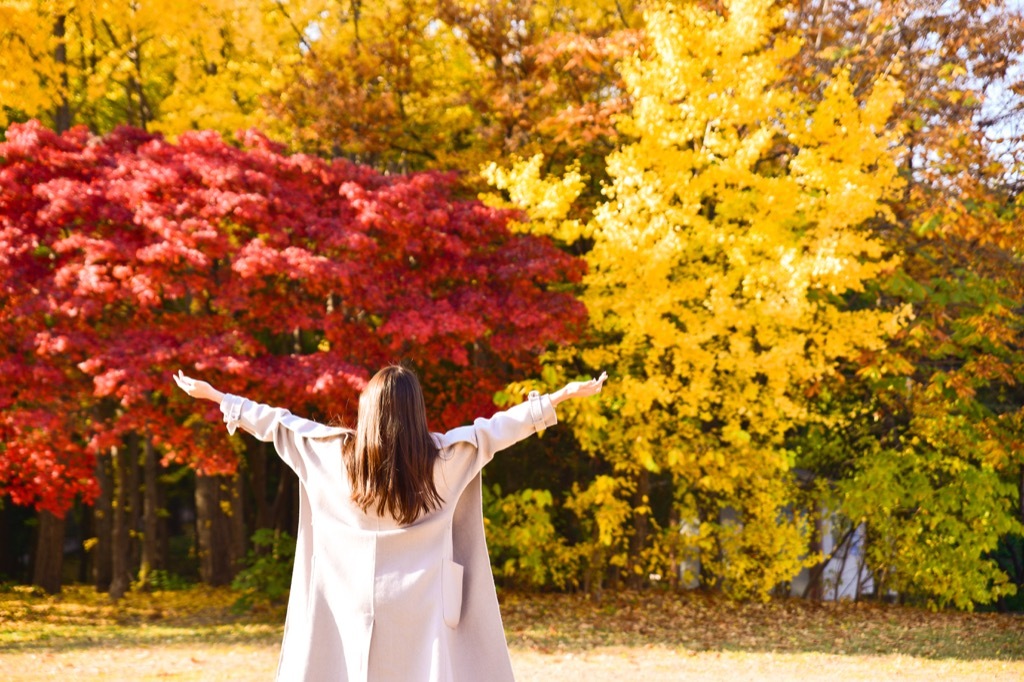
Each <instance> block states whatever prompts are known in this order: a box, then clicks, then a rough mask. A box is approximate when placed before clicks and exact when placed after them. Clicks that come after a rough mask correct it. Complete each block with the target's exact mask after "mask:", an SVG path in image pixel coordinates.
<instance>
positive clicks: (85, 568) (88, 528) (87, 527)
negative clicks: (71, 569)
mask: <svg viewBox="0 0 1024 682" xmlns="http://www.w3.org/2000/svg"><path fill="white" fill-rule="evenodd" d="M75 506H76V508H77V509H78V511H79V512H80V513H81V519H82V522H81V524H80V525H79V528H78V546H79V547H80V548H81V549H82V554H81V557H82V560H81V561H79V562H78V576H77V577H76V581H77V582H78V583H81V584H86V583H88V582H89V576H90V575H92V559H93V556H94V555H93V553H92V552H89V551H86V549H85V548H86V547H87V546H88V545H87V541H88V540H89V539H90V538H92V537H93V518H92V509H90V508H89V507H86V506H85V505H84V504H82V503H80V502H79V503H77V504H76V505H75Z"/></svg>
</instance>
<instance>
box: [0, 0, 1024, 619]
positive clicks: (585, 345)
mask: <svg viewBox="0 0 1024 682" xmlns="http://www.w3.org/2000/svg"><path fill="white" fill-rule="evenodd" d="M1021 45H1024V21H1022V17H1021V9H1020V7H1019V6H1018V5H1016V4H1014V3H1010V2H999V1H987V0H976V1H960V2H957V1H941V2H940V1H937V0H915V1H912V2H910V1H896V2H887V3H875V2H867V1H860V0H845V1H844V0H808V1H806V2H797V1H792V2H767V1H766V0H734V1H733V2H683V1H681V2H677V3H675V4H674V5H672V4H665V3H661V2H653V1H652V2H646V3H639V2H638V3H634V2H628V1H627V0H601V1H597V2H595V1H590V2H586V3H584V2H580V3H575V2H558V3H555V2H539V1H538V2H529V1H524V2H501V1H499V0H493V1H491V0H488V1H486V2H464V1H462V0H429V1H428V0H401V1H397V0H381V1H380V2H373V3H367V2H360V1H359V0H350V1H341V0H339V1H337V2H333V3H324V2H318V1H312V0H297V1H295V2H286V1H285V0H273V1H269V2H257V3H248V2H246V3H243V2H236V1H233V0H210V2H206V3H203V4H202V5H199V6H196V7H194V8H190V9H187V10H183V9H182V8H181V7H180V6H179V5H177V4H174V3H166V2H158V1H154V2H128V3H109V2H101V1H99V0H84V1H81V2H70V1H65V0H53V1H45V2H44V1H41V0H24V1H17V2H15V1H13V0H4V1H3V2H0V55H2V62H3V64H4V65H5V66H4V72H3V75H2V76H0V119H2V120H0V124H2V126H3V129H4V137H3V140H4V141H3V143H0V247H2V248H0V264H2V267H0V333H2V335H3V339H4V342H3V344H2V345H0V368H2V371H3V376H4V382H3V385H2V386H0V432H2V433H3V438H2V444H0V492H2V493H3V498H2V506H0V573H2V574H3V575H4V576H6V578H7V579H9V580H11V581H16V582H32V583H34V584H37V585H40V586H42V587H43V588H44V589H46V590H48V591H51V592H55V591H59V590H60V588H61V585H62V584H63V583H65V582H67V581H79V582H91V583H93V584H94V585H95V586H96V588H97V589H99V590H101V591H109V592H110V593H111V594H113V595H114V596H115V597H118V596H120V595H123V594H124V593H125V591H127V590H128V589H131V588H132V587H133V586H134V587H135V588H140V589H141V588H145V587H147V586H150V587H152V586H160V585H164V586H166V585H169V584H173V583H176V582H179V581H185V582H187V581H190V580H196V579H199V580H202V581H203V582H206V583H209V584H213V585H218V584H227V583H230V582H231V581H232V580H236V581H238V580H239V576H241V582H240V584H241V585H249V586H250V587H251V586H252V585H254V584H255V585H257V586H258V587H259V589H263V590H266V589H267V585H268V582H267V580H268V578H267V575H269V574H272V573H273V569H272V567H273V566H277V565H279V563H276V562H277V559H275V557H278V558H280V557H281V556H285V557H286V556H287V551H288V547H287V540H288V534H289V533H292V532H294V528H295V525H296V521H297V519H296V511H297V510H296V506H297V481H296V480H295V479H294V477H293V475H292V474H291V473H290V471H288V470H287V468H286V467H284V466H283V465H282V464H281V463H280V462H279V461H278V460H277V459H276V458H275V457H274V456H273V451H272V449H269V448H268V447H267V446H266V445H264V444H260V443H257V442H254V441H253V440H252V439H245V438H240V437H228V436H227V435H226V433H224V429H223V427H222V425H221V424H220V423H219V421H220V418H219V414H217V413H216V410H215V409H214V410H212V411H209V412H201V413H200V412H197V406H196V405H195V404H194V403H192V402H191V401H190V400H189V399H188V398H187V397H185V396H183V395H180V394H176V393H175V392H174V389H173V386H172V384H171V381H170V375H171V373H172V372H173V371H175V370H177V369H179V368H183V369H184V370H185V371H186V372H189V373H192V374H194V375H196V376H200V377H202V378H204V379H207V380H209V381H211V382H212V383H213V384H214V385H216V386H218V387H220V388H223V389H225V390H227V391H230V392H233V393H239V394H243V395H247V396H250V397H253V398H255V399H258V400H260V401H262V402H270V403H275V404H280V405H285V406H288V407H289V408H290V409H291V410H292V411H294V412H296V413H298V414H301V415H303V416H309V417H313V418H319V419H324V420H332V419H336V420H340V421H342V422H348V423H352V421H353V418H354V413H353V410H354V407H355V400H356V396H357V395H358V391H359V390H360V388H361V387H362V385H363V384H364V383H365V381H366V379H367V378H368V377H369V376H370V374H371V373H372V372H373V371H374V370H375V369H376V368H378V367H380V366H381V365H382V364H385V363H387V362H392V361H402V362H405V363H407V364H409V365H411V366H413V367H415V368H416V369H417V371H418V372H419V373H420V375H421V377H422V378H423V380H424V384H425V389H426V391H427V393H428V395H429V396H431V405H430V410H431V415H430V416H431V420H432V424H433V425H434V428H435V429H438V430H440V429H442V428H445V427H450V426H454V425H456V424H458V423H462V422H464V421H466V420H467V419H470V418H472V417H474V416H479V415H482V414H487V413H490V412H492V411H494V410H495V409H496V406H501V405H505V404H508V403H509V402H513V401H517V400H519V399H520V398H521V397H522V396H523V395H524V394H525V392H526V391H528V390H531V389H533V388H539V389H541V390H543V389H545V388H551V387H554V386H556V385H557V384H559V383H560V382H562V381H564V380H566V379H571V378H575V377H577V376H586V375H594V374H595V373H596V372H599V371H600V370H602V369H604V370H607V371H608V372H609V375H610V381H609V384H608V387H607V390H606V392H605V393H604V394H603V397H602V399H601V400H600V401H594V402H593V403H592V404H589V405H586V406H583V407H577V408H575V409H574V410H566V411H565V414H563V415H560V417H561V418H562V419H563V420H564V421H565V422H566V423H567V424H568V426H567V427H565V426H563V427H560V428H557V429H553V430H551V431H550V432H548V433H545V434H544V436H543V438H541V439H539V440H537V439H535V440H531V441H530V442H529V443H526V444H523V445H520V446H517V447H516V448H514V449H513V451H511V452H509V453H506V454H505V455H504V456H503V457H501V458H499V459H497V460H496V461H495V462H494V463H493V464H492V465H491V466H489V467H488V469H487V471H486V473H485V484H486V494H485V507H486V514H487V521H488V532H489V536H488V538H489V544H490V547H491V551H492V559H493V562H494V567H495V573H496V576H497V578H498V580H499V582H502V583H504V584H508V585H515V586H524V587H531V588H538V589H553V590H585V591H589V592H600V591H601V590H604V589H609V588H610V589H618V588H622V587H630V588H641V587H652V588H655V589H666V588H668V589H675V588H680V587H683V586H692V585H694V584H699V585H701V586H703V587H705V588H707V589H709V590H717V591H722V592H724V593H726V594H728V595H730V596H733V597H738V598H761V599H764V598H768V597H770V596H771V595H772V594H788V593H789V592H790V588H791V583H792V581H793V580H794V579H795V578H796V576H797V575H798V574H800V573H801V571H804V572H805V573H804V575H806V576H807V577H808V580H807V582H806V585H807V587H806V589H805V590H804V593H805V595H806V596H810V597H817V598H821V597H822V596H823V595H824V594H825V593H826V592H827V590H828V587H829V585H828V584H827V576H826V575H825V574H824V571H823V567H824V566H825V565H826V562H827V560H828V559H829V556H828V554H827V552H826V551H825V550H826V549H827V548H829V547H837V546H842V543H841V541H842V540H844V539H848V538H851V537H853V536H854V534H855V533H858V532H859V533H862V535H861V536H859V537H861V538H862V540H861V542H862V546H861V551H862V560H863V563H864V566H865V567H866V569H867V570H868V571H869V573H870V590H869V593H868V594H866V595H865V596H873V597H886V598H898V599H901V600H905V601H909V602H912V603H919V604H927V605H930V606H932V607H936V608H939V607H944V606H947V605H952V606H955V607H957V608H962V609H972V608H976V607H979V606H984V607H986V608H989V607H992V606H995V607H998V608H1001V609H1020V608H1021V607H1022V604H1024V601H1022V599H1024V591H1022V588H1024V502H1022V499H1024V388H1022V387H1021V386H1020V383H1019V382H1020V381H1021V379H1022V378H1024V364H1022V352H1024V348H1022V341H1021V340H1022V338H1024V337H1022V322H1024V319H1022V316H1024V268H1022V266H1024V263H1022V253H1021V246H1022V241H1021V238H1022V230H1024V223H1022V220H1021V211H1022V209H1024V204H1022V202H1024V199H1022V190H1024V180H1022V175H1021V169H1022V161H1024V142H1022V135H1024V125H1022V121H1024V70H1022V69H1021V64H1020V58H1021V54H1020V52H1021ZM858 529H860V530H859V531H858ZM826 534H828V535H829V536H830V537H831V539H832V540H833V541H832V542H826V541H825V540H826V538H825V535H826ZM254 539H255V541H256V542H254ZM268 566H269V567H271V568H268ZM697 566H699V569H700V570H699V572H697V571H696V570H694V569H695V567H697ZM246 567H248V568H247V569H246V570H245V571H244V572H242V573H241V574H239V571H242V569H243V568H246ZM247 577H248V578H249V579H250V580H249V582H246V579H247Z"/></svg>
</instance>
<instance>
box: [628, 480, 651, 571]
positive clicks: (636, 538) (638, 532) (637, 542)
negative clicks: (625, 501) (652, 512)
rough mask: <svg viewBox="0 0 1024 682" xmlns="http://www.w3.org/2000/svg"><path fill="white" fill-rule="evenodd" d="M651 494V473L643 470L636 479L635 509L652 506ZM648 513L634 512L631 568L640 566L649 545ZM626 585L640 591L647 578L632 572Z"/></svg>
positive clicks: (630, 540)
mask: <svg viewBox="0 0 1024 682" xmlns="http://www.w3.org/2000/svg"><path fill="white" fill-rule="evenodd" d="M650 492H651V472H649V471H648V470H647V469H641V470H640V473H639V474H638V475H637V479H636V492H635V493H633V509H634V510H637V509H639V508H640V507H647V506H648V505H649V504H650V498H649V494H650ZM649 525H650V524H649V522H648V512H647V511H643V512H640V511H634V512H633V535H632V536H631V537H630V538H629V563H630V565H631V566H636V565H638V564H639V561H640V555H641V553H642V552H643V550H644V547H645V546H646V545H647V533H648V531H649ZM626 584H627V585H629V586H630V587H631V588H632V589H634V590H638V589H640V588H641V587H643V586H644V585H646V584H647V576H646V575H644V574H643V573H637V572H636V571H635V570H630V571H629V575H628V576H626Z"/></svg>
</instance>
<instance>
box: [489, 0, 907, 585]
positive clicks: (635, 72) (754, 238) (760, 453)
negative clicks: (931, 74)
mask: <svg viewBox="0 0 1024 682" xmlns="http://www.w3.org/2000/svg"><path fill="white" fill-rule="evenodd" d="M781 19H782V17H781V13H780V10H779V9H778V8H777V7H776V6H775V5H774V3H772V2H769V1H768V0H733V1H732V2H726V3H725V8H724V11H722V12H721V13H719V12H715V11H709V10H705V9H701V8H700V6H699V5H698V4H697V3H683V4H680V5H678V6H673V5H667V4H666V5H660V6H657V7H655V8H653V9H651V10H650V11H649V12H648V15H647V17H646V37H647V42H646V46H645V49H644V51H642V52H641V53H638V54H637V55H636V56H635V57H634V58H633V59H631V60H629V61H627V62H626V63H624V64H623V65H622V74H623V77H624V81H625V83H626V85H627V87H628V89H629V95H630V97H631V98H632V101H633V106H632V110H631V112H630V113H629V115H627V116H625V117H624V118H622V119H621V120H620V121H619V129H620V131H621V132H622V133H623V138H624V139H627V140H631V142H630V143H629V144H626V145H624V146H622V147H621V148H620V149H618V150H617V151H616V152H615V153H613V154H612V155H610V156H609V157H608V158H607V170H608V176H609V177H610V183H609V184H608V185H607V186H606V187H605V189H604V195H605V197H604V201H602V202H601V203H600V204H599V205H598V206H597V208H596V209H595V211H594V213H593V215H592V218H591V219H590V221H589V223H588V224H587V225H585V226H584V227H582V228H580V229H579V230H566V229H565V228H566V226H565V224H564V223H563V222H561V221H559V220H558V219H557V216H552V215H551V210H540V211H538V210H537V209H536V207H534V206H531V205H530V204H531V200H530V198H531V197H532V198H533V200H534V203H535V202H536V201H539V200H541V199H543V201H544V202H545V206H546V207H548V209H550V208H551V207H554V206H558V205H562V204H564V201H562V204H560V203H559V200H558V199H557V198H556V197H555V196H554V194H557V192H559V191H562V192H564V193H566V195H567V196H569V197H570V198H571V194H572V193H573V192H574V191H578V189H577V187H578V183H573V182H562V183H559V182H554V181H552V180H550V179H544V178H541V177H540V176H539V175H538V174H537V173H535V172H531V166H530V164H531V162H530V161H525V162H522V163H521V165H520V166H519V167H517V168H514V169H513V170H512V171H511V172H504V173H503V172H499V171H497V170H495V169H492V171H491V174H490V175H491V178H492V181H493V182H494V183H495V184H496V185H497V186H498V187H499V188H503V189H506V190H509V192H508V195H509V196H510V197H511V198H512V199H513V201H515V200H516V199H518V200H519V201H518V203H519V204H520V205H521V206H522V207H523V208H526V209H527V210H528V212H531V214H532V215H534V216H535V217H536V218H539V220H537V222H536V225H537V227H538V229H539V231H546V232H550V233H552V234H554V235H555V236H560V237H564V236H565V235H567V234H578V235H585V236H586V237H587V238H589V239H591V240H592V241H593V247H592V248H591V249H590V251H589V253H588V256H587V259H588V261H589V266H590V267H589V275H588V277H587V279H586V281H585V292H584V300H585V302H586V304H587V307H588V309H589V311H590V316H591V318H590V322H591V342H590V343H589V344H588V345H586V346H584V347H581V348H580V349H577V350H575V351H573V353H574V354H575V359H574V360H575V361H576V362H580V361H582V363H583V364H585V365H586V366H589V367H590V368H593V369H595V370H598V369H607V370H608V372H609V374H610V375H611V376H612V377H613V380H612V381H610V382H609V384H608V387H607V389H606V392H605V394H604V400H603V402H602V404H601V407H600V413H599V414H598V413H594V414H590V415H581V418H580V419H578V420H577V422H576V423H577V424H579V428H578V434H577V435H578V437H579V438H580V440H581V442H583V443H584V444H585V445H586V446H587V447H589V448H590V449H591V450H592V451H593V452H594V453H595V454H597V455H598V456H600V457H602V458H604V459H605V460H606V461H607V462H608V464H609V465H610V468H611V470H612V471H614V472H615V475H616V476H617V477H618V478H619V479H620V480H621V485H620V487H619V490H620V495H621V496H622V497H624V498H626V499H630V500H631V502H632V504H633V505H634V509H635V510H636V513H635V514H634V522H636V521H637V520H643V519H642V517H647V516H649V515H650V510H649V508H648V507H647V502H648V500H647V497H646V493H647V487H648V484H649V480H650V477H651V475H652V474H653V475H656V476H659V477H668V478H670V480H671V481H672V484H673V489H674V491H675V492H674V512H673V514H672V515H671V517H670V518H671V519H672V520H673V521H674V523H673V524H671V525H670V527H668V528H665V531H666V532H663V533H662V534H661V536H660V538H659V537H656V534H654V533H650V532H648V535H649V536H650V537H647V538H638V537H636V535H637V533H638V531H639V532H640V534H643V533H644V532H645V531H644V529H645V528H648V529H649V528H650V526H649V525H648V524H647V523H646V522H644V523H636V528H635V529H631V531H630V532H632V533H633V534H634V537H633V539H632V541H631V542H629V543H627V542H625V541H621V542H619V545H618V550H619V552H620V556H619V563H618V565H620V566H626V567H627V568H628V569H629V570H630V571H631V572H633V573H635V574H643V575H644V576H645V577H646V573H647V572H648V571H651V570H654V569H655V568H656V566H655V564H654V563H651V561H652V557H653V558H654V559H657V558H659V557H661V559H663V560H664V559H665V557H666V556H668V550H666V551H665V552H659V551H657V548H656V547H655V548H654V549H653V550H652V549H651V548H652V547H653V546H656V545H658V544H659V542H660V543H661V544H662V545H663V546H665V547H668V548H671V547H675V548H676V550H680V549H682V550H683V551H685V548H680V545H681V544H682V545H685V544H689V545H690V551H691V552H692V551H693V550H695V549H696V550H699V556H700V561H701V565H702V571H701V573H702V578H703V580H705V581H706V582H708V583H710V584H715V585H718V586H720V587H722V588H723V589H725V590H726V591H728V592H730V593H732V594H734V595H736V596H741V597H742V596H758V597H764V596H766V595H767V594H768V593H769V591H770V590H772V589H773V588H774V587H775V586H776V585H777V584H779V583H780V582H784V581H786V580H789V579H791V578H792V577H794V576H795V574H796V573H797V572H798V571H799V569H800V568H801V566H803V565H806V564H807V563H809V562H811V561H813V559H814V557H813V556H809V552H808V537H809V530H808V527H807V526H808V523H807V521H806V518H805V515H804V514H802V513H801V512H800V511H799V510H797V508H796V507H795V506H794V505H793V503H794V500H795V495H794V490H795V488H794V483H793V475H792V468H793V458H792V455H791V453H790V452H788V451H787V449H786V447H785V439H786V436H787V434H789V433H791V432H792V430H793V429H794V428H797V427H799V426H800V425H802V424H804V423H806V422H807V421H808V420H811V419H815V418H817V417H816V416H815V414H814V411H813V408H812V404H813V403H812V401H811V396H812V395H813V393H814V390H815V388H816V386H819V385H820V384H821V383H822V382H824V381H826V380H827V379H828V378H829V377H830V375H832V374H833V373H835V372H836V370H837V367H838V365H839V363H841V362H843V361H844V360H850V359H856V358H858V357H860V356H861V355H862V354H864V353H872V352H875V351H877V350H880V349H881V348H883V347H884V345H885V339H886V337H887V336H888V335H890V334H892V333H893V332H894V331H896V330H897V329H898V328H899V326H900V325H901V324H902V322H903V320H904V318H905V317H906V315H907V314H908V313H907V312H906V311H905V310H892V309H882V308H881V307H880V306H878V305H876V304H875V302H874V301H870V300H864V299H865V298H867V297H866V296H865V295H864V290H865V284H866V283H868V282H871V281H872V280H875V279H877V278H878V277H879V276H880V275H882V274H884V273H886V272H887V271H889V270H891V269H892V268H893V266H894V264H895V258H894V256H893V255H891V254H887V253H886V252H885V249H884V248H883V245H882V244H881V243H880V242H879V241H878V240H877V239H876V238H874V237H873V236H872V233H871V231H869V230H868V229H866V226H867V225H869V224H870V223H871V221H879V220H886V219H887V217H888V216H887V210H886V207H885V206H886V204H885V202H886V200H887V199H889V198H891V197H892V195H893V193H894V192H895V191H897V190H898V189H899V187H900V181H899V179H898V176H897V172H896V167H895V164H894V156H895V153H896V150H897V147H898V145H899V131H898V130H896V129H895V128H894V127H893V126H892V125H891V124H890V115H891V111H892V108H893V105H894V104H895V103H896V102H897V101H898V100H899V98H900V89H899V87H898V85H897V84H896V83H895V82H894V81H892V80H891V79H889V78H882V79H879V80H878V81H877V82H876V83H875V84H874V87H873V88H871V89H870V91H869V92H868V94H867V95H866V96H864V97H863V98H860V99H858V98H856V97H854V95H853V94H852V90H853V89H852V87H851V85H850V83H849V81H848V78H847V75H846V74H845V73H844V72H842V71H838V72H837V73H835V74H834V75H833V77H832V78H831V79H830V80H829V82H828V83H826V84H825V86H824V90H823V92H822V93H818V94H817V95H811V94H805V93H800V92H796V91H794V89H792V88H790V87H787V85H786V83H785V81H784V74H783V69H782V66H783V65H784V64H785V63H786V60H789V59H791V58H792V57H793V55H794V54H795V53H796V52H797V50H798V49H799V44H798V42H797V39H796V38H793V37H791V36H789V35H786V34H784V33H783V32H782V31H781V30H780V27H781ZM532 164H533V165H534V166H536V161H535V160H534V161H533V162H532ZM531 183H532V184H534V185H537V186H536V187H534V188H531V187H530V186H529V185H530V184H531ZM524 184H526V185H527V186H526V187H524V186H522V185H524ZM563 199H564V197H563ZM531 209H532V210H531ZM561 360H563V361H564V360H566V358H565V357H562V358H561ZM584 492H585V491H584ZM662 525H664V524H662ZM684 528H685V529H689V531H690V532H689V534H688V535H685V536H684V535H681V534H680V531H681V529H684ZM681 538H682V542H680V539H681ZM645 547H646V548H647V550H646V552H645V550H644V548H645ZM622 553H628V554H629V555H630V556H629V557H628V558H625V559H624V557H623V556H622ZM676 556H679V554H678V551H677V553H676Z"/></svg>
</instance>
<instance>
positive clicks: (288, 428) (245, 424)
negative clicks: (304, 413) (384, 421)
mask: <svg viewBox="0 0 1024 682" xmlns="http://www.w3.org/2000/svg"><path fill="white" fill-rule="evenodd" d="M220 411H221V413H222V414H223V415H224V423H225V424H226V425H227V429H228V433H234V432H235V430H236V429H238V428H241V429H242V430H243V431H246V432H247V433H250V434H252V435H253V436H255V437H256V438H258V439H259V440H262V441H266V442H271V443H273V444H274V449H275V450H277V454H278V455H279V456H280V457H281V459H283V460H284V462H285V464H287V465H288V466H290V467H291V468H292V469H293V470H294V471H295V473H296V474H298V476H299V479H300V480H302V481H305V480H306V469H307V462H306V458H305V457H304V456H303V453H305V452H306V451H307V450H308V447H307V443H306V441H307V439H309V438H323V437H330V436H336V435H340V434H342V433H345V432H346V431H347V429H340V428H335V427H330V426H326V425H324V424H320V423H318V422H315V421H311V420H309V419H303V418H302V417H296V416H295V415H294V414H292V413H291V412H289V411H288V410H286V409H284V408H283V407H271V406H269V405H264V404H262V403H257V402H254V401H252V400H248V399H246V398H243V397H241V396H237V395H230V394H227V395H225V396H224V399H223V400H222V401H221V403H220Z"/></svg>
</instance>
